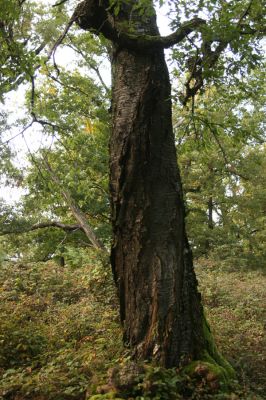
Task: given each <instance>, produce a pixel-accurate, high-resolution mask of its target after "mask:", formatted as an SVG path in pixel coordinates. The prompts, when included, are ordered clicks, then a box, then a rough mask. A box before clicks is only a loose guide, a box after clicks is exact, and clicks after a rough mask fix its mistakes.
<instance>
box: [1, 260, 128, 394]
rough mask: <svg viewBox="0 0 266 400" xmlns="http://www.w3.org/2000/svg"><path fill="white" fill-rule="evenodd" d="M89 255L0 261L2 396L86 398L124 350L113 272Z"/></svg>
mask: <svg viewBox="0 0 266 400" xmlns="http://www.w3.org/2000/svg"><path fill="white" fill-rule="evenodd" d="M87 260H90V263H89V264H88V263H87V264H86V265H84V266H83V267H82V268H81V267H80V268H78V269H72V268H71V266H69V267H65V268H62V267H60V266H58V265H56V264H54V263H52V262H50V263H39V264H37V263H35V264H27V265H23V264H10V263H9V264H8V263H5V264H4V265H2V266H1V270H0V280H1V285H2V290H1V304H2V306H1V311H0V312H1V323H0V332H1V333H0V335H1V349H0V368H1V385H0V398H3V399H6V398H10V396H14V395H15V393H19V395H20V396H25V397H27V398H32V397H33V398H34V397H36V396H40V397H45V398H46V399H66V398H69V399H72V398H77V396H78V397H79V396H81V397H82V396H83V394H84V393H85V392H86V390H87V387H88V385H90V381H91V378H92V376H93V374H94V373H96V371H97V373H99V374H100V375H101V374H102V373H104V371H105V370H106V369H108V367H110V366H111V365H112V364H113V363H114V362H115V360H116V359H117V358H118V357H119V356H120V354H121V352H122V348H121V344H120V340H118V338H119V337H120V328H119V326H118V321H117V315H116V310H117V306H116V299H115V295H114V293H113V286H112V283H111V276H110V271H109V270H108V267H103V265H102V264H101V262H99V261H98V260H97V258H95V254H93V253H92V252H90V253H88V254H87ZM7 316H8V318H7Z"/></svg>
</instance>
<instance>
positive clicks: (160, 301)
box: [78, 0, 206, 367]
mask: <svg viewBox="0 0 266 400" xmlns="http://www.w3.org/2000/svg"><path fill="white" fill-rule="evenodd" d="M105 3H106V2H101V3H99V2H98V1H97V0H85V1H84V2H83V3H81V5H80V7H79V9H80V10H82V13H80V18H79V19H78V23H79V25H80V26H81V27H82V28H85V29H90V30H92V29H94V30H95V29H96V31H98V32H99V31H101V32H102V33H103V34H104V35H105V36H106V37H108V38H109V39H111V40H113V42H114V52H113V60H112V69H113V88H112V90H113V94H112V122H113V127H112V137H111V140H110V193H111V203H112V217H113V246H112V252H111V261H112V268H113V273H114V277H115V282H116V285H117V287H118V292H119V298H120V313H121V321H122V324H123V327H124V341H125V343H126V344H127V345H129V346H130V347H131V348H133V349H134V352H135V355H136V356H137V357H140V358H142V359H150V358H153V359H156V360H157V361H158V362H159V363H160V364H162V365H164V366H166V367H171V366H177V365H179V364H180V363H181V362H182V361H184V362H186V361H188V360H191V359H197V358H199V357H200V356H201V355H202V353H203V350H204V348H205V347H206V340H205V338H204V336H205V335H204V333H203V320H204V317H203V310H202V306H201V302H200V295H199V293H198V292H197V281H196V278H195V274H194V270H193V265H192V255H191V251H190V248H189V245H188V242H187V238H186V232H185V226H184V217H185V216H184V205H183V198H182V188H181V181H180V176H179V172H178V167H177V160H176V150H175V142H174V135H173V129H172V116H171V92H170V82H169V76H168V70H167V66H166V63H165V59H164V53H163V48H162V47H160V45H158V46H155V45H154V46H153V45H151V47H150V48H149V47H147V45H146V46H144V47H143V46H140V47H139V48H138V47H137V43H140V42H138V41H136V43H135V42H134V40H133V39H132V36H130V37H129V39H128V38H127V36H126V35H124V36H123V34H121V35H120V31H119V32H118V30H117V29H116V27H117V26H124V25H125V22H126V23H127V24H129V21H130V23H131V25H132V26H133V27H134V29H135V32H136V33H137V34H139V33H141V34H142V35H143V34H144V35H151V36H154V35H158V29H157V26H156V20H155V16H154V15H155V14H154V15H153V16H149V17H141V16H140V15H138V13H137V11H134V9H133V4H134V2H127V3H125V4H124V5H122V6H121V10H120V13H119V15H118V16H116V17H115V16H113V15H112V14H111V11H110V9H109V11H108V10H107V11H105V9H104V8H103V7H104V6H106V4H105ZM107 3H108V2H107ZM130 4H131V5H130ZM96 14H97V15H96ZM93 15H95V16H97V18H98V19H97V18H94V19H93ZM101 18H102V21H101ZM98 20H99V21H98ZM132 21H133V22H132ZM134 21H135V22H134ZM186 29H187V28H186ZM182 32H183V31H182ZM120 37H122V38H123V43H119V40H120V39H119V38H120ZM127 40H128V42H127ZM143 40H144V39H143ZM143 40H142V42H143ZM142 42H141V43H142ZM155 42H156V43H157V42H158V43H161V42H160V41H157V40H153V42H152V43H155ZM127 43H128V46H127Z"/></svg>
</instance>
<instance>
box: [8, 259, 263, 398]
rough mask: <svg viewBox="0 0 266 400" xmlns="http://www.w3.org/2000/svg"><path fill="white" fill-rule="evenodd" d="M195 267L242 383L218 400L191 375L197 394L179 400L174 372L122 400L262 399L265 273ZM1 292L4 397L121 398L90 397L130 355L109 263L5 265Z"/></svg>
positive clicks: (201, 262) (222, 345)
mask: <svg viewBox="0 0 266 400" xmlns="http://www.w3.org/2000/svg"><path fill="white" fill-rule="evenodd" d="M196 271H197V275H198V279H199V282H200V290H201V292H202V296H203V301H204V305H205V309H206V314H207V317H208V320H209V322H210V325H211V327H212V330H213V333H214V336H215V339H216V342H217V344H218V347H219V349H220V351H221V352H222V353H223V354H224V355H225V357H227V359H228V360H229V361H230V362H231V364H232V365H233V366H234V368H235V370H236V372H237V375H238V381H239V384H237V385H236V386H235V387H234V388H233V389H232V390H231V392H233V393H230V394H227V395H225V394H221V393H220V394H219V393H218V394H212V392H211V391H210V390H209V388H208V385H207V383H206V382H205V381H204V380H202V381H201V382H198V381H197V383H196V386H195V382H194V381H193V379H192V381H193V382H192V381H191V382H189V381H186V382H187V383H188V384H189V385H190V384H191V385H192V386H193V385H194V386H195V387H194V389H193V390H190V391H188V392H186V393H187V395H183V397H182V395H180V396H179V395H178V396H179V397H177V395H174V394H173V393H174V392H173V391H171V390H172V389H173V387H174V386H175V385H176V383H177V380H176V379H174V377H173V375H171V373H170V375H169V374H168V375H167V373H160V371H159V370H157V372H156V371H155V370H153V372H152V374H153V375H152V379H153V381H152V385H151V383H150V382H149V385H147V380H148V379H150V380H151V373H150V372H149V374H150V375H149V377H148V378H147V376H146V383H145V385H146V386H145V385H144V384H143V383H142V384H139V387H140V386H141V385H142V394H141V395H140V393H137V391H136V396H133V394H132V395H131V396H129V397H127V396H126V395H125V396H124V398H132V399H133V398H134V399H139V400H142V399H145V400H146V399H147V400H148V399H174V398H175V399H182V398H189V399H201V398H202V399H222V398H227V399H231V400H236V399H247V400H253V399H254V400H257V399H263V398H264V397H263V396H264V394H265V393H266V377H265V374H264V371H265V360H266V353H265V349H266V343H265V337H264V336H263V329H264V326H263V324H264V321H265V305H266V304H265V300H266V299H265V290H264V289H265V286H266V276H265V275H264V274H263V273H262V271H260V270H256V271H255V270H238V269H237V266H235V267H234V269H233V268H230V269H229V268H222V267H221V266H220V267H218V266H217V265H215V264H214V263H213V262H212V261H210V260H206V259H201V260H199V261H198V262H197V265H196ZM0 287H1V289H0V303H1V309H0V399H1V400H26V399H33V400H68V399H69V400H71V399H73V400H75V399H76V400H84V399H90V398H94V399H97V398H98V399H107V398H118V397H116V395H115V394H114V393H113V394H98V395H96V396H94V397H93V395H94V394H95V393H97V390H98V393H99V386H101V385H104V383H106V379H107V374H108V372H107V371H108V370H110V369H111V368H112V367H114V366H115V365H117V364H119V363H123V362H126V361H127V360H129V359H130V354H129V352H128V351H126V350H125V349H123V347H122V344H121V343H122V335H121V330H120V326H119V316H118V304H117V301H116V296H115V290H114V287H113V283H112V277H111V273H110V271H109V267H108V266H106V265H105V266H103V264H102V263H101V262H100V261H99V259H98V258H97V256H95V258H93V256H91V257H90V263H89V264H88V265H82V266H80V267H78V268H77V267H73V266H72V267H71V266H70V265H66V266H65V267H61V266H59V265H57V264H56V263H54V262H47V263H31V264H18V263H6V264H3V265H1V267H0ZM154 371H155V372H154ZM156 374H157V375H156ZM146 375H147V374H146ZM164 379H165V380H166V381H164ZM167 379H168V381H167ZM170 380H171V382H170ZM167 385H168V388H167ZM144 386H145V388H144ZM148 386H149V390H148V389H147V387H148ZM151 386H152V389H151ZM170 386H171V388H172V389H171V390H170V389H169V388H170ZM97 388H98V389H97ZM144 389H145V390H146V392H145V390H144ZM207 389H208V390H207ZM143 393H144V394H143ZM183 393H184V392H183ZM188 393H189V394H188ZM171 396H172V397H171ZM120 397H121V395H120ZM120 397H119V398H120Z"/></svg>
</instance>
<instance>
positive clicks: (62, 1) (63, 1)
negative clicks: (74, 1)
mask: <svg viewBox="0 0 266 400" xmlns="http://www.w3.org/2000/svg"><path fill="white" fill-rule="evenodd" d="M67 1H68V0H61V1H59V3H55V4H53V6H52V7H57V6H61V4H64V3H66V2H67Z"/></svg>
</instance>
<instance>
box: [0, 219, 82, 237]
mask: <svg viewBox="0 0 266 400" xmlns="http://www.w3.org/2000/svg"><path fill="white" fill-rule="evenodd" d="M44 228H59V229H63V230H64V231H65V232H73V231H76V230H82V227H81V226H80V225H78V224H72V225H70V224H63V223H61V222H58V221H47V222H40V223H37V224H34V225H32V226H30V227H26V228H24V229H21V230H19V231H16V230H4V231H3V232H0V236H4V235H10V234H20V233H27V232H31V231H35V230H37V229H44Z"/></svg>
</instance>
